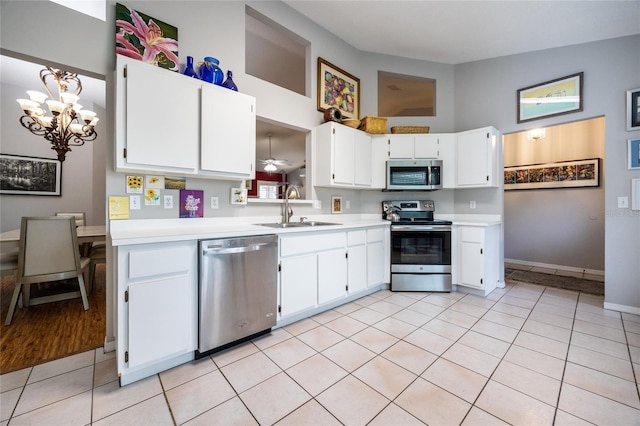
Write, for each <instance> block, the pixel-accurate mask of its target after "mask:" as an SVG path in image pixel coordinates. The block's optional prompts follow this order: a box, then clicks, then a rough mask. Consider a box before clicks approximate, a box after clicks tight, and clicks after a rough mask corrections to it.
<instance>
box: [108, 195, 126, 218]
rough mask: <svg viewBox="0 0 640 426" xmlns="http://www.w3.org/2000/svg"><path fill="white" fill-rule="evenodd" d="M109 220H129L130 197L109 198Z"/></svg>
mask: <svg viewBox="0 0 640 426" xmlns="http://www.w3.org/2000/svg"><path fill="white" fill-rule="evenodd" d="M109 219H110V220H118V219H129V197H109Z"/></svg>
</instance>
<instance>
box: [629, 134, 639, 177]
mask: <svg viewBox="0 0 640 426" xmlns="http://www.w3.org/2000/svg"><path fill="white" fill-rule="evenodd" d="M627 143H628V144H629V154H628V157H629V164H628V168H629V170H635V169H640V139H629V140H628V142H627Z"/></svg>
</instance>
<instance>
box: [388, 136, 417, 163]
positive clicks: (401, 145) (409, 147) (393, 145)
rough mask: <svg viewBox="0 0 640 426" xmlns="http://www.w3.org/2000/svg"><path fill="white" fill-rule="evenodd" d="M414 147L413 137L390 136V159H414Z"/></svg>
mask: <svg viewBox="0 0 640 426" xmlns="http://www.w3.org/2000/svg"><path fill="white" fill-rule="evenodd" d="M413 145H414V136H413V135H389V158H406V159H412V158H413V155H414V151H413Z"/></svg>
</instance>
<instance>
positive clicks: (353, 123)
mask: <svg viewBox="0 0 640 426" xmlns="http://www.w3.org/2000/svg"><path fill="white" fill-rule="evenodd" d="M342 124H344V125H345V126H349V127H353V128H354V129H357V128H358V127H359V126H360V120H356V119H355V118H343V119H342Z"/></svg>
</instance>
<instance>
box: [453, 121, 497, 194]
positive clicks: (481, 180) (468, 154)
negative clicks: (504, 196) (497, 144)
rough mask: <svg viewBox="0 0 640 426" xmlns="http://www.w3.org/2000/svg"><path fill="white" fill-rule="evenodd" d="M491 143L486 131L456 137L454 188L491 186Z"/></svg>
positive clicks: (464, 133)
mask: <svg viewBox="0 0 640 426" xmlns="http://www.w3.org/2000/svg"><path fill="white" fill-rule="evenodd" d="M491 153H492V152H491V143H490V133H489V131H488V130H486V129H478V130H475V131H468V132H463V133H459V134H457V135H456V159H457V165H456V186H461V187H465V186H489V185H490V184H491Z"/></svg>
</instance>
